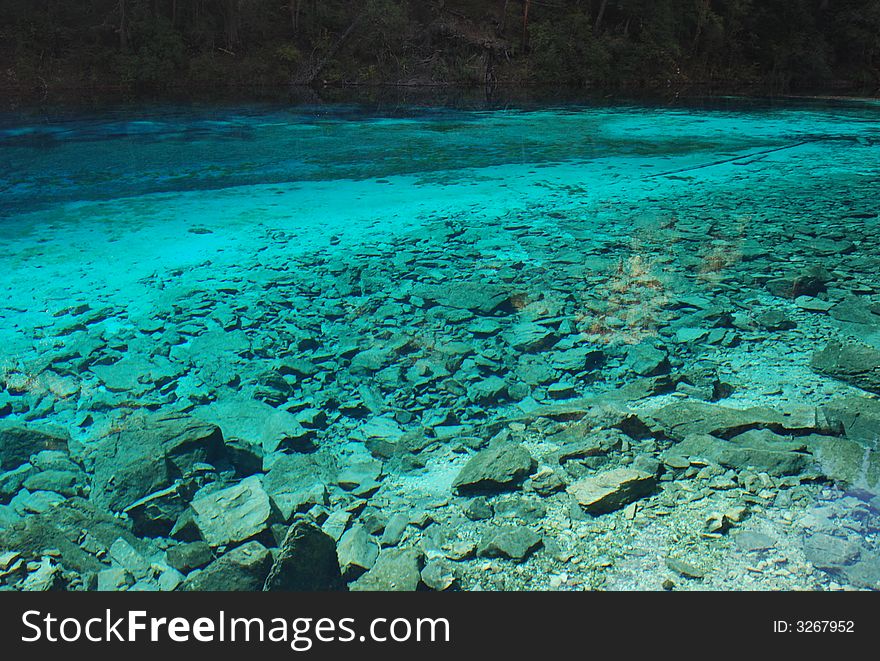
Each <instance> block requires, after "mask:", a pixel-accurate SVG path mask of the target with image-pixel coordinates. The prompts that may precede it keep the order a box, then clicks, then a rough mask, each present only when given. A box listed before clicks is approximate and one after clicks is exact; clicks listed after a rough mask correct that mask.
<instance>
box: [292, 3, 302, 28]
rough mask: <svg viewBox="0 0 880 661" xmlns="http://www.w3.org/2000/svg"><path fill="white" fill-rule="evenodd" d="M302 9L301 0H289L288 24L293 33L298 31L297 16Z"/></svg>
mask: <svg viewBox="0 0 880 661" xmlns="http://www.w3.org/2000/svg"><path fill="white" fill-rule="evenodd" d="M301 11H302V0H290V24H291V27H293V33H294V34H296V33H298V32H299V16H300V12H301Z"/></svg>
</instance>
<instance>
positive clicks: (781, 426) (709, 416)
mask: <svg viewBox="0 0 880 661" xmlns="http://www.w3.org/2000/svg"><path fill="white" fill-rule="evenodd" d="M648 422H649V423H651V425H652V426H653V428H654V429H655V431H656V432H658V433H662V434H664V435H665V436H667V437H669V438H672V439H675V440H683V439H684V438H685V437H686V436H690V435H692V434H711V435H712V436H717V437H719V438H731V437H733V436H736V435H737V434H741V433H743V432H746V431H749V430H751V429H770V430H773V431H777V432H778V431H783V430H793V431H797V432H798V433H803V432H807V431H810V430H817V431H818V429H819V427H818V426H817V423H816V420H815V416H813V417H812V418H811V419H810V420H805V419H801V418H797V417H793V416H787V415H784V414H782V413H779V412H778V411H774V410H772V409H768V408H763V407H758V406H755V407H751V408H747V409H735V408H731V407H727V406H720V405H718V404H710V403H708V402H702V401H698V400H693V399H685V400H682V401H679V402H673V403H672V404H667V405H666V406H664V407H662V408H660V409H658V410H657V411H654V412H653V413H651V414H650V416H648Z"/></svg>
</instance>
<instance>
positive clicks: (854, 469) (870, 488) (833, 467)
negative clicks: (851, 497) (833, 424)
mask: <svg viewBox="0 0 880 661" xmlns="http://www.w3.org/2000/svg"><path fill="white" fill-rule="evenodd" d="M804 441H805V442H806V443H808V445H809V447H810V450H811V451H812V453H813V454H814V455H815V457H816V460H817V462H818V467H819V470H820V471H821V472H822V474H823V475H825V476H826V477H828V478H829V479H831V480H833V481H834V482H837V483H838V484H841V485H843V486H845V487H848V488H854V489H861V490H864V491H867V492H870V493H873V494H880V451H878V450H877V449H876V448H875V447H873V446H868V445H866V444H865V443H864V442H861V441H856V440H851V439H849V438H837V437H834V436H807V437H805V438H804Z"/></svg>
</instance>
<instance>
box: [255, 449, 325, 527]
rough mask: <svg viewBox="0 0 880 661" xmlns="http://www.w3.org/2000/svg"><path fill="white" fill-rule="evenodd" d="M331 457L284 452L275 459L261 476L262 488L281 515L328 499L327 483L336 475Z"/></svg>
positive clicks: (294, 512)
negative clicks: (262, 477)
mask: <svg viewBox="0 0 880 661" xmlns="http://www.w3.org/2000/svg"><path fill="white" fill-rule="evenodd" d="M335 475H336V469H335V466H334V465H332V463H331V460H329V459H325V458H324V457H322V456H318V455H317V454H284V455H281V456H280V457H278V458H277V459H276V460H275V463H273V464H272V467H271V468H270V469H269V472H268V473H266V476H265V478H264V479H263V488H264V489H265V490H266V493H267V494H269V498H270V500H271V501H272V504H273V505H274V506H275V507H276V508H277V509H278V512H279V513H280V514H281V518H282V519H283V520H284V521H289V520H290V519H291V517H292V516H293V515H294V514H296V513H297V512H303V511H305V510H307V509H308V508H310V507H311V506H312V505H323V504H325V503H326V501H327V486H326V485H327V484H328V483H329V482H331V481H333V480H334V479H335Z"/></svg>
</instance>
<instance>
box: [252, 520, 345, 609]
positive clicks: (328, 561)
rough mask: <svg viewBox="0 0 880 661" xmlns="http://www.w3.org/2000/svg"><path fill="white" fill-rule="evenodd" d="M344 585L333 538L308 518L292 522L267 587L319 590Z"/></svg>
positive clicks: (274, 588)
mask: <svg viewBox="0 0 880 661" xmlns="http://www.w3.org/2000/svg"><path fill="white" fill-rule="evenodd" d="M343 586H344V584H343V581H342V574H341V572H340V571H339V561H338V560H337V558H336V542H335V541H334V540H333V538H332V537H330V535H328V534H327V533H325V532H324V531H323V530H321V529H320V528H319V527H318V526H316V525H315V524H313V523H311V522H308V521H297V522H296V523H294V524H293V525H292V526H290V528H288V530H287V535H286V536H285V537H284V542H282V544H281V548H280V550H279V551H278V556H277V557H276V559H275V563H274V565H273V566H272V570H271V571H270V572H269V576H268V578H267V579H266V585H265V588H264V589H265V590H287V591H299V592H316V591H320V590H339V589H341V588H342V587H343Z"/></svg>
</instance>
